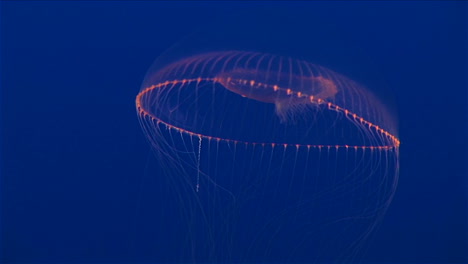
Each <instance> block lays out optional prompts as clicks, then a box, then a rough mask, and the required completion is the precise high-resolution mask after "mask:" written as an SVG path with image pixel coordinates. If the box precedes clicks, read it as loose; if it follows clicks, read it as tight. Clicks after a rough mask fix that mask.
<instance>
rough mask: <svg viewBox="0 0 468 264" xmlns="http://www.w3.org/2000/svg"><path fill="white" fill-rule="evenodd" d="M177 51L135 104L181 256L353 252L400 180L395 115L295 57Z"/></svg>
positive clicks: (228, 258) (260, 257) (280, 257)
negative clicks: (178, 236)
mask: <svg viewBox="0 0 468 264" xmlns="http://www.w3.org/2000/svg"><path fill="white" fill-rule="evenodd" d="M182 53H183V52H182V51H181V54H176V55H177V56H174V57H177V58H178V59H176V60H172V61H171V60H161V61H168V62H166V63H165V64H158V65H157V67H154V68H153V69H152V70H151V71H150V72H149V73H148V75H147V77H146V78H145V81H144V82H143V85H142V87H141V90H140V92H139V93H138V95H137V97H136V109H137V113H138V117H139V121H140V124H141V127H142V129H143V132H144V134H145V135H146V136H147V138H148V141H149V142H150V144H151V146H152V147H153V149H154V151H155V154H156V157H157V159H158V165H159V166H161V167H163V169H161V171H160V173H159V174H157V175H155V177H158V182H167V184H169V185H171V186H163V187H162V188H161V190H165V191H167V192H168V193H169V194H170V195H172V196H171V198H173V199H174V200H175V201H177V203H176V204H180V207H179V208H168V209H167V210H170V213H174V214H177V213H178V212H180V218H178V219H179V220H180V221H177V222H176V223H171V224H178V225H180V229H178V230H180V233H181V234H183V239H182V240H181V241H183V242H180V243H179V241H176V242H177V243H179V244H180V245H181V246H180V252H179V253H180V255H183V256H185V258H184V259H183V260H184V261H186V262H239V263H240V262H252V263H257V262H273V261H274V262H294V261H297V262H312V261H317V262H323V263H325V262H340V260H341V259H338V260H337V259H336V258H337V257H338V258H339V257H341V256H345V257H348V256H351V257H352V258H349V259H345V260H354V256H355V255H356V254H357V253H358V252H359V251H360V250H362V249H365V248H366V246H365V243H366V239H365V238H367V237H368V236H369V234H371V232H372V231H373V229H374V228H375V227H376V226H377V224H378V221H380V219H382V215H383V214H384V213H385V211H386V208H387V207H388V205H389V204H390V201H391V200H392V197H393V194H394V192H395V188H396V184H397V182H398V169H399V145H400V141H399V139H398V135H397V125H396V117H395V116H393V115H392V114H391V113H390V111H389V110H388V109H387V108H386V107H385V104H383V103H382V102H381V100H380V99H379V98H377V97H376V96H375V95H374V94H373V93H372V91H370V90H369V89H367V88H365V87H364V86H361V85H359V84H358V83H356V82H354V81H353V80H350V79H349V78H347V77H345V76H343V75H341V74H339V73H336V72H334V71H332V70H330V69H327V68H325V67H322V66H319V65H316V64H313V63H310V62H307V61H304V60H298V59H294V58H291V57H283V56H278V55H273V54H266V53H259V52H244V51H235V50H232V51H216V52H207V53H198V54H194V55H187V56H181V55H183V54H182ZM163 179H166V181H164V180H163ZM166 187H167V188H166ZM171 239H172V238H171ZM170 241H171V240H170ZM174 241H175V240H174ZM176 242H174V243H176ZM179 244H178V245H179ZM310 255H314V258H310V259H307V258H305V257H304V256H310Z"/></svg>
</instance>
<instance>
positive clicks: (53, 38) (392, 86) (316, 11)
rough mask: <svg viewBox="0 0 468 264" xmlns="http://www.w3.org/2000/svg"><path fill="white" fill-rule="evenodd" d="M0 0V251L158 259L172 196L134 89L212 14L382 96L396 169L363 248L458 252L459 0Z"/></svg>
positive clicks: (463, 105) (386, 258) (377, 257)
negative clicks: (255, 28)
mask: <svg viewBox="0 0 468 264" xmlns="http://www.w3.org/2000/svg"><path fill="white" fill-rule="evenodd" d="M0 6H1V18H0V22H1V24H0V26H1V44H0V48H1V65H0V66H1V73H2V75H1V114H2V116H1V120H2V124H1V132H0V133H1V138H2V141H1V142H2V145H1V186H0V188H1V200H0V201H1V210H2V211H1V218H0V219H1V222H0V224H1V226H0V227H1V261H2V262H6V263H17V262H28V263H36V262H42V263H47V262H62V263H63V262H87V263H96V262H119V263H122V262H126V263H130V262H135V261H140V262H161V261H165V260H170V259H173V258H172V256H173V255H174V254H176V253H175V252H178V250H179V249H175V248H174V246H173V245H175V247H176V246H177V245H178V244H179V241H177V240H175V241H174V239H175V238H174V237H172V236H171V233H170V232H169V231H168V232H167V233H164V232H163V231H164V229H165V228H161V227H164V226H168V227H169V226H171V224H174V223H177V221H180V219H171V218H170V217H171V216H172V215H174V211H175V210H176V209H174V208H176V207H177V205H178V204H177V203H176V202H175V201H170V200H164V195H163V194H162V193H164V190H165V189H167V186H162V185H161V184H159V183H160V182H161V181H160V180H159V179H158V178H157V177H156V176H155V175H158V173H159V168H158V165H157V163H156V162H155V159H154V157H153V156H152V155H151V152H150V147H149V145H148V144H147V142H146V139H145V137H144V135H143V133H142V132H141V128H140V126H139V123H138V119H137V115H136V112H135V105H134V102H135V96H136V94H137V93H138V91H139V88H140V85H141V82H142V81H143V78H144V76H145V74H146V71H147V70H148V68H149V67H150V65H151V64H152V63H153V61H154V59H155V58H156V57H158V56H159V55H160V54H161V53H163V52H164V51H165V50H167V49H168V48H170V47H171V46H172V45H173V44H174V43H177V42H178V41H180V40H181V39H183V38H184V37H186V36H187V35H190V34H192V35H191V36H193V34H196V32H199V30H200V29H204V28H206V27H207V26H208V27H210V26H213V25H211V24H213V23H214V24H216V23H217V22H216V21H223V23H226V24H227V25H228V26H226V31H225V34H226V35H229V34H230V31H229V30H230V27H232V26H235V27H236V28H246V29H247V28H250V27H251V26H252V23H253V21H256V22H258V24H257V25H260V26H259V27H262V26H265V31H262V34H264V36H263V35H261V34H260V35H259V36H258V35H257V36H256V38H255V39H256V41H258V43H257V45H258V46H259V47H261V48H265V49H266V50H267V51H268V49H269V48H270V47H272V46H275V51H276V52H278V53H285V54H288V55H294V56H304V57H313V58H314V59H315V60H316V61H317V62H319V63H321V64H324V65H326V66H334V69H335V70H337V71H338V72H341V73H343V74H346V75H349V76H352V77H353V78H354V79H356V80H358V81H360V82H363V83H365V84H366V85H368V86H369V87H378V86H382V87H385V89H382V90H385V91H386V92H385V93H384V94H385V95H387V94H394V98H391V99H390V98H389V99H388V101H389V102H393V103H392V104H393V105H394V108H395V112H397V113H398V116H399V118H398V119H399V136H400V139H401V142H402V145H401V149H400V151H401V155H400V157H401V174H400V183H399V187H398V190H397V192H396V195H395V198H394V201H393V203H392V205H391V206H390V208H389V210H388V213H387V215H386V218H385V219H384V221H383V223H382V225H381V227H380V228H379V230H378V232H377V233H376V235H375V237H374V239H373V240H372V242H371V243H370V245H371V246H370V248H369V250H368V252H367V254H366V255H365V256H364V259H363V261H364V262H369V263H388V262H397V263H448V262H450V263H452V262H455V263H466V262H468V256H467V248H468V241H467V240H468V230H467V225H468V224H467V223H468V219H467V211H468V209H467V208H468V197H467V180H466V178H467V176H468V174H467V160H468V159H467V158H468V157H467V147H468V144H467V135H468V131H467V124H468V122H467V121H468V119H467V100H468V95H467V90H468V89H467V88H468V86H467V85H468V83H467V81H468V79H467V72H468V71H467V70H468V65H467V61H468V57H467V55H468V54H467V49H466V47H467V46H468V41H467V25H468V24H467V23H468V21H467V4H466V2H439V1H430V2H395V3H390V2H362V3H344V2H335V1H332V2H329V3H322V2H313V3H305V2H284V3H283V2H278V3H266V2H265V3H263V2H251V3H227V2H226V3H215V2H203V3H186V2H173V3H172V2H162V3H157V2H124V1H121V2H120V1H119V2H109V3H107V2H88V1H79V2H58V1H57V2H14V1H4V2H2V3H1V5H0ZM217 30H218V34H221V35H222V34H224V33H222V30H221V29H220V28H219V27H218V28H217ZM194 32H195V33H194ZM220 32H221V33H220ZM277 32H282V33H283V34H287V35H286V36H287V37H285V35H282V36H283V37H279V38H277V39H276V41H277V42H276V43H275V44H274V45H271V46H269V43H271V39H275V38H272V36H274V35H275V34H277ZM314 38H315V39H314ZM317 38H319V39H317ZM262 40H263V41H262ZM244 42H245V40H243V41H240V40H239V43H232V44H233V46H235V45H236V44H239V45H241V44H242V43H244ZM311 43H315V44H314V45H316V46H310V44H311ZM343 43H345V44H343ZM224 44H225V43H224ZM184 45H187V44H186V43H185V44H184ZM216 45H217V44H216V43H209V44H206V46H207V47H206V48H207V49H209V48H210V47H211V46H216ZM311 47H312V48H311ZM318 51H320V52H318ZM318 53H320V54H318ZM389 91H390V92H389ZM169 229H170V228H168V230H169ZM161 230H163V231H161ZM171 246H172V247H171Z"/></svg>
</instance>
